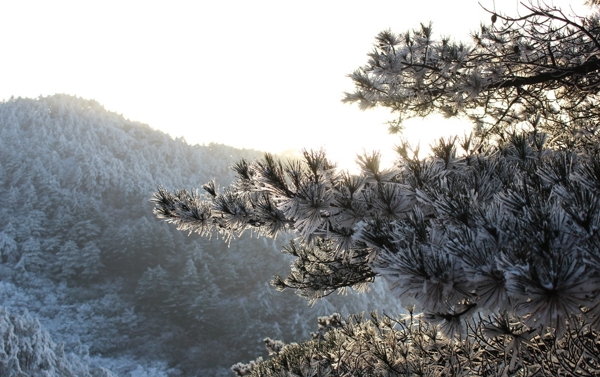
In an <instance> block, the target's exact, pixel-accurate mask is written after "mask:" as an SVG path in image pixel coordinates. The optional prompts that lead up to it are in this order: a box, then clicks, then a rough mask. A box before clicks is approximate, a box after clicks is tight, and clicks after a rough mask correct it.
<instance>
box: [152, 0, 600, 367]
mask: <svg viewBox="0 0 600 377" xmlns="http://www.w3.org/2000/svg"><path fill="white" fill-rule="evenodd" d="M523 7H524V14H522V15H520V16H518V17H511V16H507V15H503V14H498V13H491V16H492V23H491V24H490V25H484V26H482V27H481V30H480V32H477V33H475V34H474V35H473V43H472V44H464V43H455V42H452V41H451V40H450V39H442V40H439V41H438V40H435V39H434V36H433V32H432V28H431V26H430V25H423V26H422V27H421V29H419V30H417V31H413V32H407V33H405V34H401V35H396V34H394V33H392V32H390V31H385V32H382V33H381V34H379V36H378V37H377V39H376V43H375V48H374V51H373V52H372V53H371V54H369V62H368V63H367V65H366V66H364V67H362V68H361V69H359V70H357V71H356V72H354V73H353V74H351V75H350V78H351V79H352V80H353V81H354V83H355V87H356V91H355V92H354V93H347V94H346V97H345V99H344V100H345V101H347V102H352V103H358V104H359V105H360V106H361V107H362V108H370V107H375V106H383V107H387V108H389V109H391V110H392V111H393V112H394V113H395V114H396V115H397V116H398V120H396V121H394V122H392V123H391V128H390V130H391V131H392V132H398V131H400V130H401V125H402V120H404V119H407V118H410V117H415V116H426V115H428V114H430V113H434V112H435V113H442V114H445V115H447V116H465V117H467V118H468V119H469V120H470V121H472V122H473V124H474V131H473V133H472V134H471V135H469V136H465V137H464V138H461V139H459V138H451V139H449V140H440V141H439V143H438V144H437V145H435V146H433V148H432V151H433V152H432V155H431V156H428V157H426V158H419V156H418V154H417V153H413V152H412V151H411V149H410V147H409V146H407V145H401V146H400V147H399V148H398V152H399V159H398V162H397V164H396V165H395V166H394V167H393V168H391V169H382V168H381V167H380V160H379V156H378V154H377V153H374V154H371V155H369V154H365V155H363V156H361V157H359V159H358V163H359V165H360V168H361V173H360V174H358V175H351V174H349V173H347V172H342V171H339V170H336V169H335V166H333V165H332V164H331V163H330V162H329V161H328V160H327V158H326V156H325V153H324V152H308V151H307V152H305V153H304V159H303V160H302V161H281V160H279V159H277V158H275V157H274V156H272V155H269V154H266V155H265V156H264V158H262V159H259V160H256V161H254V162H248V161H240V162H239V163H237V164H236V165H234V166H233V170H234V171H235V172H236V173H237V176H238V180H237V182H235V183H234V184H232V185H231V186H229V187H226V188H225V189H223V190H218V189H217V188H216V184H215V183H214V182H210V183H208V184H206V185H204V186H203V189H204V190H205V191H206V193H205V194H200V193H199V192H191V191H186V190H180V191H175V192H170V191H167V190H165V189H163V188H159V190H158V191H157V192H156V193H155V196H154V199H153V200H154V203H155V213H156V214H157V216H158V217H160V218H163V219H165V220H166V221H169V222H172V223H174V224H176V225H177V226H178V228H179V229H181V230H185V231H194V232H198V233H199V234H201V235H203V236H210V235H212V234H217V235H219V236H222V237H224V238H225V239H227V240H230V239H232V238H235V237H237V236H239V235H240V234H241V233H242V232H244V231H246V230H250V231H252V232H256V233H258V234H260V235H263V236H267V237H275V236H276V235H277V234H278V233H280V232H285V231H291V232H294V233H295V234H296V235H297V239H296V240H295V241H293V242H291V243H290V244H289V245H288V246H287V247H286V248H285V249H284V252H286V253H289V254H291V255H292V256H294V257H295V258H296V259H295V260H294V262H293V265H292V268H291V271H290V273H289V275H288V276H287V277H278V276H276V277H275V278H274V280H273V284H274V285H275V286H276V287H277V288H279V289H285V288H291V289H294V290H296V291H297V292H298V293H299V294H300V295H301V296H304V297H306V298H308V299H309V300H315V299H318V298H320V297H323V296H325V295H328V294H330V293H332V292H334V291H336V290H340V289H345V288H347V287H354V288H360V289H362V288H364V287H365V286H366V285H367V284H368V283H370V282H372V281H373V280H374V279H376V278H377V277H384V278H385V279H386V280H387V281H388V283H389V287H390V289H391V290H392V291H393V292H394V293H395V295H396V296H397V297H398V298H399V300H400V301H399V302H400V304H401V305H403V306H406V307H408V308H410V311H411V313H419V316H418V318H417V317H412V315H411V318H410V320H409V321H408V322H406V321H400V320H398V321H395V322H394V321H391V322H390V320H385V323H386V324H385V326H388V327H389V328H390V329H392V328H394V329H398V328H401V329H400V330H393V331H392V330H389V331H388V330H386V331H387V332H385V333H386V334H388V335H389V333H390V332H392V333H394V331H399V332H400V333H396V335H397V336H395V337H392V338H391V340H390V339H389V338H387V335H386V336H383V335H381V337H380V338H378V339H374V338H373V339H366V338H361V336H359V335H357V333H356V332H357V331H363V332H364V333H365V334H369V335H372V334H373V329H372V327H373V326H375V327H377V328H379V327H378V326H380V321H379V320H378V319H372V320H371V322H370V324H368V323H365V322H364V321H362V320H361V321H349V322H348V323H347V324H346V325H345V327H344V326H343V329H342V330H341V332H342V334H344V336H345V337H346V338H345V340H344V339H341V338H337V340H335V339H334V340H332V338H329V340H325V341H332V342H334V344H335V345H336V347H333V348H332V349H337V350H344V352H348V353H349V354H351V353H352V352H358V353H357V354H360V352H359V351H361V350H362V351H364V350H365V349H371V350H373V351H372V354H371V355H370V356H369V357H371V359H369V360H367V356H364V355H365V354H363V356H360V357H359V358H362V360H363V361H364V362H365V363H367V364H368V365H369V366H370V367H372V366H373V365H375V364H377V363H379V362H382V363H380V364H377V365H380V367H381V368H384V369H385V368H387V369H385V370H387V371H388V372H390V371H392V372H394V373H396V374H402V372H401V371H402V370H403V369H402V368H409V369H410V370H411V371H412V372H413V373H417V369H419V368H417V367H416V366H415V365H412V364H411V363H413V362H414V361H415V360H417V359H419V357H417V356H418V355H417V354H418V352H417V353H413V354H412V355H413V356H414V357H412V358H409V357H408V356H407V355H408V354H409V353H410V352H409V351H408V350H406V352H404V351H402V352H399V353H396V352H395V350H396V349H395V348H394V347H404V345H403V343H405V342H416V341H417V339H418V337H416V336H413V335H414V332H415V331H420V332H421V333H419V337H421V338H423V337H426V338H427V339H425V340H423V339H421V340H422V341H423V342H424V343H423V344H425V343H427V342H433V343H435V347H438V346H439V345H440V344H441V343H439V342H442V343H444V342H445V343H444V344H446V345H445V346H444V347H449V348H447V349H452V350H454V351H452V352H450V353H447V354H444V355H441V356H439V357H440V358H439V360H438V361H436V362H442V363H446V364H444V368H447V367H448V363H450V364H452V363H453V359H452V358H453V357H455V356H456V353H460V355H462V356H461V357H463V356H464V357H468V358H470V357H471V356H472V355H471V354H472V353H477V354H478V356H477V357H475V358H470V359H469V360H470V361H469V363H467V364H464V365H466V366H465V368H466V369H461V372H460V373H467V374H468V373H471V372H473V371H477V373H484V372H485V373H487V372H486V371H491V369H490V370H488V369H486V368H488V367H489V366H488V365H487V364H486V363H485V362H483V361H482V360H484V359H485V360H494V363H496V362H497V363H496V364H498V363H500V361H502V362H504V360H505V359H507V358H511V360H510V362H509V363H508V364H502V365H504V366H506V368H505V369H494V371H495V372H494V373H497V374H498V375H500V374H503V373H513V372H515V371H516V370H517V369H519V368H521V372H522V374H523V375H527V374H530V373H536V371H540V370H543V369H545V368H550V371H552V372H556V370H555V368H559V369H560V368H562V369H560V370H562V371H563V372H564V373H566V374H572V373H576V374H581V375H586V374H594V373H597V371H598V370H599V368H600V358H599V357H598V355H597V352H596V351H595V348H593V347H592V348H589V347H590V344H591V343H589V344H588V343H586V341H584V340H583V339H579V338H580V337H588V338H590V339H593V341H598V340H599V335H598V334H599V331H600V299H599V292H600V239H599V235H598V232H599V230H600V211H599V209H600V148H599V146H600V140H599V125H600V113H599V112H598V111H599V110H598V109H599V107H598V91H599V90H600V78H599V76H598V72H599V71H600V38H599V37H600V21H599V14H598V13H597V11H595V12H594V13H593V14H592V15H590V16H587V17H574V16H569V15H567V14H566V13H565V12H563V11H561V10H559V9H556V8H553V7H549V6H546V5H543V4H542V5H534V4H532V3H529V4H524V5H523ZM367 322H369V321H367ZM436 325H438V326H436ZM369 326H371V327H370V328H371V330H368V329H367V327H369ZM385 326H383V327H385ZM361 328H362V330H359V329H361ZM440 330H441V331H442V333H443V334H444V335H445V338H439V336H438V335H436V334H437V333H436V332H437V331H440ZM336 331H337V330H336ZM407 332H408V333H410V334H409V335H410V336H409V335H407ZM429 332H431V334H429V335H428V333H429ZM381 334H383V332H381ZM335 336H340V334H337V335H335V334H334V335H331V337H335ZM348 339H350V340H351V345H348V346H347V347H346V346H344V347H342V346H340V344H342V343H343V342H345V341H347V340H348ZM411 339H412V340H411ZM439 339H442V340H439ZM444 339H445V340H444ZM498 339H500V340H498ZM578 339H579V340H578ZM384 340H385V341H384ZM438 340H439V342H438ZM448 342H450V343H448ZM452 342H455V343H452ZM578 342H579V343H578ZM433 343H432V344H429V345H428V346H427V347H434V345H433ZM517 343H518V344H517ZM525 343H527V344H528V345H527V346H524V344H525ZM357 344H358V345H357ZM448 344H451V345H450V346H449V345H448ZM532 344H533V345H535V346H532ZM413 345H414V343H413ZM294 347H295V348H294ZM298 347H299V348H298ZM302 347H304V346H293V347H292V348H294V349H296V350H298V349H303V348H302ZM319 347H325V346H324V345H322V344H321V345H320V346H316V345H313V346H310V347H309V349H310V352H308V353H306V352H307V351H306V350H305V349H304V350H301V351H298V352H301V353H302V352H305V353H304V355H306V354H311V355H312V354H313V353H314V352H315V350H316V349H318V348H319ZM369 347H375V348H369ZM381 347H384V349H385V347H391V348H390V352H391V355H392V356H393V357H392V356H390V355H388V354H387V353H386V352H383V351H381V350H382V348H381ZM456 347H458V348H460V349H461V350H460V352H459V350H458V348H456ZM461 347H462V348H461ZM469 347H474V348H469ZM494 347H496V350H495V351H493V352H492V350H491V349H493V348H494ZM507 347H508V348H507ZM569 347H571V348H569ZM500 348H501V349H500ZM525 348H527V349H526V350H525ZM566 348H567V349H569V351H568V352H566V351H565V352H566V353H565V352H563V353H561V352H559V351H558V350H559V349H566ZM375 350H377V351H378V352H380V353H377V352H375ZM574 350H578V351H574ZM330 351H331V349H328V350H325V351H323V353H322V354H321V356H320V357H324V359H323V358H322V359H318V358H316V359H313V361H315V360H325V359H327V358H329V357H332V356H331V353H327V352H330ZM362 351H361V352H362ZM290 352H291V351H290ZM311 352H313V353H311ZM340 352H341V351H340ZM381 352H383V353H381ZM411 352H412V351H411ZM415 352H416V351H415ZM419 352H420V351H419ZM444 352H446V351H444ZM453 352H454V356H453ZM578 352H579V353H578ZM284 354H286V353H285V351H284V352H282V353H281V355H284ZM294 355H295V356H293V357H292V356H290V358H288V359H286V360H287V361H286V363H287V364H286V363H283V362H282V363H281V364H280V365H279V367H280V368H283V367H282V365H290V364H289V363H290V362H291V360H296V361H298V360H300V359H301V358H298V357H297V356H298V355H299V354H298V353H297V352H296V353H295V354H294ZM323 355H328V356H323ZM415 355H417V356H415ZM465 355H467V356H465ZM469 355H471V356H469ZM528 355H529V356H528ZM532 355H533V356H532ZM347 356H348V354H347V355H346V356H345V357H347ZM421 356H422V355H421ZM278 357H284V356H278ZM285 357H287V356H285ZM294 357H297V358H296V359H294ZM311 357H312V356H311ZM357 357H358V356H357ZM390 357H392V359H390ZM544 357H547V358H548V359H547V360H546V361H548V360H550V361H548V363H546V364H545V361H540V359H539V358H544ZM578 357H580V360H584V361H581V362H578V361H574V360H577V358H578ZM403 358H404V359H403ZM477 358H479V362H477V361H473V360H475V359H477ZM536 358H538V359H536ZM342 359H343V358H342V356H340V358H338V359H336V360H334V361H332V363H331V364H330V365H329V367H331V368H337V369H336V370H337V372H339V373H340V374H344V373H347V372H348V371H347V370H345V369H344V368H346V367H347V366H348V365H349V364H347V365H344V364H343V363H342V362H341V360H342ZM409 359H410V360H412V361H410V362H409V361H408V360H409ZM421 359H422V358H421ZM347 360H348V362H351V361H352V362H354V361H355V360H356V358H352V357H350V358H348V359H347ZM373 360H378V362H375V361H373ZM383 361H385V362H383ZM471 361H473V362H474V364H470V363H471ZM315 362H316V364H315V365H312V364H311V365H306V367H307V368H309V369H310V368H313V369H312V370H314V371H316V370H321V369H323V368H321V367H322V366H321V365H320V364H319V362H317V361H315ZM309 364H310V363H309ZM317 364H318V365H317ZM359 364H360V363H356V365H357V368H359V367H358V365H359ZM367 364H363V366H364V365H367ZM484 364H485V365H484ZM316 365H317V366H318V368H317V366H316ZM400 365H402V368H401V367H400ZM457 365H458V364H457ZM422 366H423V365H422ZM314 368H317V369H314ZM411 368H412V369H411ZM415 368H416V369H415ZM461 368H462V367H461ZM238 369H239V368H238ZM250 369H252V368H250ZM442 369H443V368H442ZM442 369H440V370H442ZM240 370H241V369H240ZM323 370H329V371H330V370H331V369H327V368H325V369H323ZM361 370H362V369H361ZM374 370H377V369H374ZM355 371H358V369H356V370H355ZM342 372H344V373H342ZM563 372H561V373H563ZM240 373H241V372H240ZM244 373H246V372H244ZM248 373H252V372H251V371H248ZM323 373H329V372H323ZM361 373H362V372H361ZM369 373H373V370H370V371H369ZM440 373H441V372H440ZM460 373H459V374H460ZM367 374H368V373H367ZM396 374H393V375H396ZM442 374H443V373H442ZM261 375H262V374H261ZM265 375H266V374H265ZM440 375H441V374H440Z"/></svg>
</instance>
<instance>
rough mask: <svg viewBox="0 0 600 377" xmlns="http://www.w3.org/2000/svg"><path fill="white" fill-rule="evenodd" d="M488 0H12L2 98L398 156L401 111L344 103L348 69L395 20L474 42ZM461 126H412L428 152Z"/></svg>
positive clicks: (221, 138)
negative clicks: (71, 103) (95, 106)
mask: <svg viewBox="0 0 600 377" xmlns="http://www.w3.org/2000/svg"><path fill="white" fill-rule="evenodd" d="M479 2H480V0H457V1H452V2H447V1H440V0H422V1H419V2H409V3H407V2H401V1H397V0H373V1H371V2H369V4H368V7H367V6H366V5H365V3H363V2H359V1H354V0H350V1H341V0H340V1H327V2H322V1H312V0H311V1H304V2H300V3H298V2H296V3H290V2H280V1H274V0H257V1H252V2H246V1H227V2H218V1H212V2H208V1H200V2H197V1H174V2H172V3H169V5H168V6H167V5H165V4H164V3H158V2H156V3H155V2H147V1H137V0H132V1H127V2H122V1H116V0H108V1H105V2H102V3H97V4H93V3H87V2H78V1H74V0H59V1H53V2H45V1H41V0H38V1H35V0H33V1H26V0H24V1H13V2H7V3H6V4H4V6H3V12H2V16H0V17H1V21H2V22H0V32H2V34H3V35H6V36H10V38H5V39H4V40H3V45H4V50H5V51H7V55H6V57H7V59H4V60H3V62H2V66H3V67H2V68H3V69H2V70H1V71H0V75H2V76H1V79H2V85H1V86H0V98H3V99H8V98H10V97H11V96H23V97H37V96H39V95H52V94H55V93H66V94H71V95H77V96H80V97H84V98H88V99H95V100H97V101H98V102H100V103H101V104H102V105H104V107H105V108H106V109H108V110H111V111H115V112H117V113H121V114H123V115H124V116H125V117H127V118H129V119H131V120H134V121H140V122H143V123H147V124H149V125H150V126H151V127H154V128H157V129H160V130H162V131H164V132H167V133H169V134H171V135H173V136H174V137H181V136H183V137H185V139H186V140H187V141H188V142H190V143H192V144H196V143H198V144H208V143H211V142H214V143H222V144H228V145H232V146H235V147H238V148H251V149H257V150H265V151H269V152H275V153H280V152H283V151H289V150H296V151H300V150H301V149H302V148H306V149H319V148H324V149H325V150H327V151H328V152H329V154H330V156H331V158H332V159H333V160H336V161H338V163H339V165H340V166H341V167H343V168H352V167H353V166H354V165H355V164H354V159H355V157H356V154H358V153H361V152H362V151H363V150H364V151H371V150H380V151H381V152H382V154H383V155H384V159H385V160H386V161H387V162H386V163H391V161H392V160H393V159H394V158H395V156H394V153H393V152H392V149H393V147H394V145H395V144H397V143H398V142H399V138H398V137H397V136H390V135H388V134H387V130H386V126H385V124H384V123H385V121H387V120H390V119H392V118H393V116H391V115H390V114H389V113H387V112H386V111H379V110H378V111H366V112H361V111H360V110H358V108H357V107H356V106H351V105H344V104H341V103H340V100H341V98H342V97H343V92H344V91H353V87H352V83H351V80H350V79H348V78H347V77H346V75H348V74H349V73H351V72H352V71H354V70H355V69H357V68H358V67H360V66H361V65H363V64H365V63H366V61H367V59H368V58H367V56H366V54H367V53H368V52H369V51H370V50H371V49H372V43H373V41H374V36H375V35H376V34H377V33H378V32H380V31H382V30H384V29H388V28H389V29H392V30H393V31H395V32H404V31H406V30H409V29H414V28H417V27H419V23H420V22H425V23H426V22H429V21H430V20H431V21H433V29H434V33H435V35H436V37H440V36H446V35H451V36H452V37H453V38H455V39H457V40H466V41H468V40H469V32H470V31H471V30H473V29H476V28H477V27H478V26H479V23H480V22H484V23H486V22H488V23H489V22H490V21H489V17H490V16H489V13H486V12H485V11H484V10H483V9H482V7H481V6H480V5H479ZM496 3H498V2H496ZM555 3H557V4H559V3H564V4H568V2H567V1H561V2H559V1H555ZM482 5H484V6H486V7H487V8H490V9H493V8H494V2H493V1H492V0H486V1H483V2H482ZM504 6H505V9H504V10H506V11H507V12H512V11H514V8H515V6H516V5H515V4H510V5H508V4H505V5H504ZM566 9H569V7H568V6H567V7H566ZM457 10H458V11H457ZM464 127H465V126H463V125H459V126H457V125H456V122H453V121H446V120H440V119H438V118H428V119H426V120H415V121H412V122H410V123H409V125H408V126H407V127H406V131H405V133H404V136H405V137H406V138H407V139H408V140H409V141H410V142H411V143H413V144H416V143H420V145H421V149H422V150H423V149H424V148H425V146H427V145H428V144H429V143H430V142H431V141H433V140H435V139H437V138H439V137H440V136H442V135H447V134H448V133H452V132H458V133H459V134H462V133H463V132H464Z"/></svg>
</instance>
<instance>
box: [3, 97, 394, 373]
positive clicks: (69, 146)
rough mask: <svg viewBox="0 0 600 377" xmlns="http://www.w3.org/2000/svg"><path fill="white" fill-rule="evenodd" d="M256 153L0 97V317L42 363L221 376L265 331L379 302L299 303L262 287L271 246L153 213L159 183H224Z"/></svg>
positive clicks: (295, 332) (87, 108)
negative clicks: (183, 225)
mask: <svg viewBox="0 0 600 377" xmlns="http://www.w3.org/2000/svg"><path fill="white" fill-rule="evenodd" d="M259 155H261V153H259V152H256V151H250V150H239V149H235V148H231V147H227V146H223V145H213V144H210V145H204V146H200V145H195V146H192V145H189V144H187V143H186V142H185V141H184V140H180V139H177V140H174V139H172V138H171V137H170V136H168V135H166V134H164V133H161V132H159V131H156V130H153V129H151V128H150V127H149V126H147V125H144V124H140V123H136V122H132V121H130V120H127V119H125V118H123V117H122V116H121V115H118V114H116V113H112V112H109V111H107V110H105V109H104V108H103V107H102V106H101V105H100V104H98V103H97V102H95V101H90V100H84V99H81V98H76V97H72V96H67V95H55V96H51V97H41V98H38V99H21V98H18V99H11V100H9V101H6V102H4V103H0V303H1V305H2V306H4V307H5V309H1V310H4V311H6V313H9V312H10V313H11V315H12V316H13V317H11V318H26V319H27V321H29V322H32V323H38V322H37V321H39V323H38V325H37V326H38V327H39V331H40V333H41V334H47V336H46V335H44V336H46V337H47V340H48V343H47V344H52V346H48V347H45V348H44V347H42V348H40V349H41V350H46V351H47V352H49V353H48V354H43V352H42V351H40V352H42V353H41V354H39V355H38V356H37V357H38V358H41V359H43V358H44V357H46V358H47V359H48V360H50V359H52V358H51V357H55V359H56V355H57V352H58V354H60V355H63V354H64V355H70V356H69V358H70V359H69V360H71V361H70V362H71V363H75V361H73V360H76V361H77V363H79V364H77V365H79V366H78V368H88V369H86V370H88V371H96V372H93V373H100V372H97V371H103V372H102V373H105V375H106V376H109V375H110V373H113V374H114V375H116V376H131V377H143V376H156V377H158V376H196V375H202V376H205V375H229V372H228V368H229V366H231V365H232V364H234V363H235V362H238V361H242V360H249V359H254V358H256V357H257V356H260V355H261V354H264V350H263V349H262V348H263V347H262V344H261V339H263V338H264V337H267V336H269V337H271V338H278V339H282V340H286V341H291V340H299V339H305V338H307V337H308V336H309V335H308V334H309V331H311V330H313V329H314V328H315V327H316V318H317V316H320V315H325V314H330V313H332V312H334V311H341V312H358V311H361V310H371V309H375V308H383V307H384V305H385V301H386V298H385V295H384V294H383V293H380V292H383V291H384V290H382V289H379V290H378V289H376V290H375V294H373V293H372V294H371V295H370V296H368V297H366V296H356V295H352V296H351V297H348V298H345V297H332V298H331V299H328V300H323V301H321V302H320V303H318V304H317V305H315V306H314V307H309V306H308V305H307V303H306V302H305V301H303V300H302V299H300V298H298V297H295V296H294V295H293V293H292V292H283V293H279V292H276V291H275V290H274V289H273V288H271V287H269V285H268V281H269V279H270V277H271V276H272V275H273V274H274V273H284V272H285V271H286V269H288V268H289V260H288V259H287V257H286V256H285V255H283V254H280V253H279V252H278V251H277V250H279V249H280V246H281V245H280V244H278V243H273V242H271V241H269V242H267V241H265V240H263V239H256V238H250V237H247V239H245V240H244V242H239V243H236V246H235V247H234V246H232V247H231V248H229V247H228V245H227V244H225V243H224V242H223V241H222V240H216V239H215V240H212V241H206V240H204V239H200V238H199V237H196V236H194V235H189V236H188V235H187V234H184V233H182V232H179V231H176V230H175V229H174V227H171V226H169V225H167V224H165V223H164V222H161V221H158V220H157V219H155V218H154V216H153V214H152V205H151V203H150V202H149V199H150V198H151V196H152V193H153V192H154V190H156V188H157V187H158V186H159V185H163V186H166V187H168V188H194V187H199V186H200V185H201V184H203V183H205V182H208V181H209V180H210V179H213V178H216V179H217V181H218V182H219V183H221V184H222V185H225V184H228V183H229V182H230V181H231V180H232V178H233V176H232V173H231V172H230V171H229V169H228V167H229V166H230V165H231V164H232V163H233V162H235V161H236V160H239V159H240V158H246V159H252V158H254V157H257V156H259ZM368 299H369V300H370V301H368ZM4 311H2V312H0V316H1V315H3V314H2V313H5V312H4ZM7 315H8V314H6V315H5V317H6V316H7ZM6 318H8V317H6ZM6 321H8V320H6ZM6 321H5V322H6ZM7 323H8V322H7ZM36 331H38V330H36ZM44 331H47V333H45V332H44ZM50 337H51V338H52V339H51V340H50ZM44 339H46V338H44ZM50 342H53V343H50ZM57 350H59V351H60V352H59V351H57ZM0 352H1V350H0ZM61 352H62V353H61ZM51 353H53V354H51ZM52 355H54V356H52ZM65 357H66V356H65ZM41 359H40V360H41ZM55 359H52V360H55ZM47 364H48V365H54V364H56V363H54V364H52V363H47ZM40 365H42V366H41V367H40V368H43V366H44V365H46V364H43V363H42V364H40ZM65 365H66V364H65ZM0 367H2V365H0ZM49 368H50V367H49ZM54 368H56V366H54ZM81 370H83V369H81ZM32 373H33V372H32ZM48 373H50V372H48ZM52 373H59V372H52ZM89 373H92V372H89ZM93 373H92V374H91V375H96V374H93ZM31 375H37V374H35V373H33V374H31ZM48 375H53V374H51V373H50V374H48ZM56 375H61V374H60V373H59V374H56ZM97 375H101V374H97Z"/></svg>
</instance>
